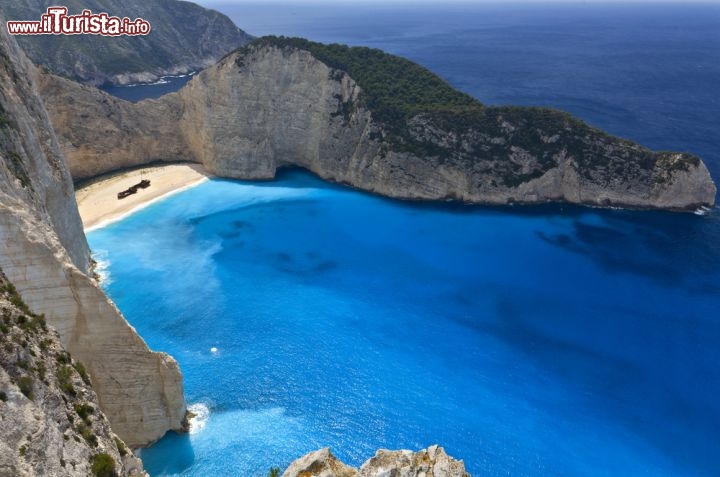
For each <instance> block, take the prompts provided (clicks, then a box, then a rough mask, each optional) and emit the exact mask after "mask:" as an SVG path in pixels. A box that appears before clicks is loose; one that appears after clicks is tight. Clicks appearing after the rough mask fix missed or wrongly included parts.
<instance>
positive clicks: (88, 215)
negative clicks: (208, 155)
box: [75, 164, 210, 231]
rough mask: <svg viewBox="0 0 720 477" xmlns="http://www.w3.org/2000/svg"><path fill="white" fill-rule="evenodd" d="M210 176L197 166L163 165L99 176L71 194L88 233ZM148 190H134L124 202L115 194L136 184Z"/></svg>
mask: <svg viewBox="0 0 720 477" xmlns="http://www.w3.org/2000/svg"><path fill="white" fill-rule="evenodd" d="M209 177H210V175H209V174H208V173H207V172H206V171H205V169H204V168H203V167H202V166H201V165H199V164H167V165H158V166H151V167H145V168H142V169H135V170H132V171H123V172H118V173H114V174H109V175H107V176H103V177H100V178H98V179H96V180H94V181H92V182H91V183H89V184H87V185H84V186H83V187H81V188H79V189H77V190H76V191H75V199H76V200H77V203H78V209H79V210H80V217H81V218H82V223H83V227H84V228H85V230H86V231H87V230H90V229H93V228H96V227H99V226H102V225H105V224H107V223H110V222H113V221H115V220H118V219H120V218H122V217H125V216H126V215H128V214H130V213H132V212H135V211H136V210H138V209H141V208H143V207H145V206H147V205H149V204H151V203H152V202H155V201H157V200H159V199H160V198H162V197H165V196H167V195H169V194H173V193H175V192H179V191H180V190H184V189H187V188H188V187H192V186H194V185H197V184H200V183H201V182H203V181H205V180H207V179H208V178H209ZM141 178H142V179H148V180H150V187H148V188H147V189H138V191H137V193H136V194H132V195H130V196H128V197H126V198H124V199H118V198H117V194H118V192H120V191H123V190H125V189H127V188H128V187H130V186H133V185H135V184H137V183H138V182H140V180H141Z"/></svg>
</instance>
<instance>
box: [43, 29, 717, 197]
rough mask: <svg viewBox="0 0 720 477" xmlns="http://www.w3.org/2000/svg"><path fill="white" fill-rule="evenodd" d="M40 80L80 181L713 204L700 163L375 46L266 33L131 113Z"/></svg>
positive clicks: (86, 91) (122, 105) (115, 102)
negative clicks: (291, 173)
mask: <svg viewBox="0 0 720 477" xmlns="http://www.w3.org/2000/svg"><path fill="white" fill-rule="evenodd" d="M41 85H42V86H41V88H42V95H43V98H44V100H45V101H46V105H47V108H48V111H49V113H50V116H51V119H52V122H53V125H54V127H55V130H56V132H57V134H58V138H59V140H60V145H61V148H62V150H63V152H64V153H65V154H66V156H67V157H68V160H69V164H70V170H71V173H72V176H73V178H74V179H75V180H79V179H84V178H89V177H93V176H96V175H99V174H102V173H104V172H108V171H112V170H116V169H120V168H123V167H127V166H133V165H138V164H145V163H148V162H152V161H157V160H167V161H173V160H174V161H177V160H186V161H192V162H200V163H202V164H204V165H205V166H206V167H207V168H208V169H209V170H210V172H212V173H214V174H216V175H219V176H224V177H232V178H241V179H271V178H273V177H274V176H275V173H276V171H277V170H278V169H279V168H282V167H287V166H300V167H303V168H306V169H308V170H310V171H312V172H314V173H315V174H317V175H318V176H320V177H322V178H324V179H327V180H331V181H335V182H339V183H344V184H349V185H352V186H354V187H357V188H360V189H363V190H367V191H371V192H375V193H378V194H382V195H385V196H388V197H395V198H401V199H417V200H458V201H466V202H471V203H480V204H512V203H542V202H555V201H565V202H571V203H577V204H587V205H596V206H620V207H636V208H654V209H669V210H692V209H695V208H697V207H700V206H712V205H714V203H715V194H716V189H715V185H714V183H713V181H712V178H711V177H710V174H709V172H708V170H707V168H706V167H705V164H703V162H702V161H701V160H700V159H699V158H698V157H695V156H693V155H691V154H686V153H676V152H653V151H650V150H648V149H647V148H644V147H642V146H639V145H637V144H635V143H632V142H630V141H627V140H623V139H620V138H617V137H613V136H610V135H608V134H606V133H604V132H602V131H600V130H598V129H596V128H593V127H591V126H588V125H587V124H585V123H583V122H582V121H579V120H577V119H575V118H573V117H572V116H570V115H569V114H566V113H562V112H559V111H555V110H550V109H543V108H527V107H490V106H485V105H483V104H481V103H479V102H478V101H476V100H474V99H473V98H471V97H470V96H468V95H466V94H463V93H460V92H458V91H456V90H454V89H453V88H451V87H450V86H449V85H447V84H446V83H445V82H444V81H442V80H441V79H440V78H439V77H437V76H436V75H434V74H432V73H431V72H429V71H428V70H426V69H425V68H423V67H421V66H419V65H417V64H415V63H412V62H410V61H408V60H404V59H402V58H398V57H395V56H392V55H388V54H386V53H383V52H381V51H379V50H373V49H369V48H349V47H346V46H342V45H322V44H319V43H313V42H309V41H307V40H302V39H288V38H276V37H267V38H262V39H260V40H257V41H255V42H253V43H251V44H250V45H247V46H245V47H243V48H240V49H239V50H237V51H235V52H233V53H232V54H230V55H228V56H227V57H225V58H223V59H222V60H221V61H220V62H218V63H217V64H216V65H214V66H212V67H210V68H208V69H207V70H205V71H203V72H202V73H201V74H199V75H197V77H195V78H193V80H192V81H190V82H189V83H188V84H187V85H186V86H185V87H184V88H182V89H181V90H180V91H179V92H177V93H173V94H169V95H166V96H164V97H162V98H160V99H159V100H146V101H141V102H140V103H137V104H131V103H127V102H125V101H122V100H119V99H117V98H113V97H111V96H109V95H106V94H104V93H103V92H101V91H98V90H95V89H92V88H89V87H84V86H82V85H79V84H77V83H73V82H71V81H68V80H63V79H61V78H57V77H54V76H48V75H45V76H44V77H43V78H42V81H41Z"/></svg>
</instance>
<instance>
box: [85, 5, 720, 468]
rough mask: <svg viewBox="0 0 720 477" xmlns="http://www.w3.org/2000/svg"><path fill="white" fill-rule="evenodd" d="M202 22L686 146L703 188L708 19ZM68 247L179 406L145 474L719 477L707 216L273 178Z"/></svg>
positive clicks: (564, 13)
mask: <svg viewBox="0 0 720 477" xmlns="http://www.w3.org/2000/svg"><path fill="white" fill-rule="evenodd" d="M205 3H210V2H205ZM220 8H221V9H223V10H224V11H226V13H229V14H230V15H231V16H232V18H233V19H234V20H235V21H236V23H238V24H239V25H240V26H241V27H243V28H245V29H246V30H248V31H249V32H250V33H252V34H266V33H278V34H286V35H301V36H306V37H309V38H312V39H316V40H320V41H326V42H329V41H337V42H343V43H350V44H364V45H369V46H375V47H380V48H383V49H385V50H388V51H390V52H393V53H397V54H401V55H403V56H407V57H409V58H411V59H413V60H415V61H418V62H420V63H422V64H424V65H426V66H427V67H429V68H431V69H432V70H433V71H435V72H437V73H438V74H440V75H441V76H443V77H444V78H445V79H447V80H448V81H449V82H450V83H452V84H454V85H455V86H457V87H459V88H461V89H463V90H464V91H467V92H469V93H471V94H473V95H474V96H476V97H478V98H479V99H480V100H482V101H484V102H486V103H493V104H498V103H515V104H533V105H544V106H554V107H558V108H561V109H565V110H567V111H570V112H572V113H574V114H576V115H578V116H579V117H581V118H582V119H584V120H586V121H588V122H590V123H591V124H593V125H596V126H599V127H602V128H604V129H606V130H608V131H610V132H612V133H615V134H619V135H622V136H624V137H628V138H631V139H634V140H637V141H640V142H641V143H643V144H645V145H647V146H650V147H652V148H655V149H676V150H687V151H691V152H694V153H696V154H698V155H700V156H701V157H702V158H703V159H705V161H706V162H707V163H708V165H709V167H710V169H711V171H712V173H713V175H714V177H715V178H716V180H717V179H718V178H720V154H719V153H718V151H717V148H718V146H720V114H718V107H719V106H720V104H719V103H720V93H719V91H720V6H711V5H710V6H709V5H704V6H702V5H695V6H693V5H689V6H688V5H685V6H667V5H666V6H663V7H659V6H647V5H646V6H643V7H639V6H635V7H628V6H619V5H615V6H609V5H605V6H597V5H595V6H592V5H583V6H564V7H560V6H555V7H550V6H544V7H539V6H498V5H495V6H483V7H480V6H465V7H446V8H440V7H431V6H424V7H417V6H406V7H403V8H399V7H379V6H377V7H372V8H371V7H363V6H359V5H354V6H347V7H343V8H340V7H327V8H322V9H321V8H320V7H317V6H314V7H302V6H297V5H293V6H289V7H287V8H284V9H283V8H278V7H277V6H274V5H268V6H264V7H260V6H255V7H239V6H230V7H228V6H221V7H220ZM88 238H89V241H90V244H91V247H92V249H93V251H94V253H95V254H96V257H97V258H99V259H100V261H101V264H102V265H103V266H104V267H106V268H104V270H103V274H105V276H106V278H105V280H104V282H103V284H104V287H105V288H106V290H107V291H108V293H109V294H110V296H111V297H112V298H113V299H114V300H115V302H116V303H117V304H118V306H119V307H120V309H121V310H122V311H123V313H124V314H125V316H126V317H127V318H128V320H129V321H130V323H131V324H132V325H133V326H135V327H136V328H137V330H138V331H139V333H140V334H141V335H142V336H143V337H144V338H145V340H146V341H147V342H148V344H149V345H150V346H151V347H152V348H153V349H156V350H162V351H166V352H168V353H170V354H172V355H173V356H174V357H175V358H176V359H177V360H178V361H179V362H180V365H181V367H182V370H183V373H184V376H185V388H186V395H187V400H188V402H189V403H190V404H191V405H192V408H193V409H194V410H196V411H198V412H199V414H200V415H199V417H198V418H196V420H195V426H194V430H193V432H192V433H191V434H189V435H176V434H174V433H171V434H169V435H168V436H166V437H165V438H164V439H163V440H161V441H160V442H158V443H157V444H155V445H154V446H152V447H151V448H149V449H146V450H144V451H143V452H142V457H143V460H144V462H145V465H146V467H147V469H148V470H149V471H150V472H151V475H153V476H159V475H175V474H182V475H195V476H221V475H238V476H258V477H261V476H262V477H264V476H266V475H267V471H268V469H269V468H270V467H271V466H279V467H284V466H286V465H287V464H288V463H290V462H291V461H292V460H293V459H294V458H296V457H298V456H300V455H302V454H304V453H306V452H308V451H310V450H313V449H316V448H319V447H323V446H329V447H331V449H332V450H333V452H334V453H335V454H336V455H338V456H339V457H340V458H342V459H344V460H346V461H347V462H349V463H351V464H355V465H357V464H360V463H361V462H363V461H364V460H365V459H367V458H368V457H370V456H371V455H372V454H373V453H374V451H375V449H377V448H380V447H385V448H410V449H418V448H422V447H426V446H428V445H430V444H433V443H438V444H441V445H443V446H444V447H445V448H446V449H447V451H448V452H449V453H450V454H451V455H453V456H456V457H458V458H462V459H464V460H465V463H466V465H467V468H468V470H469V471H470V472H471V473H472V474H473V475H475V476H486V475H487V476H493V477H494V476H626V475H627V476H637V475H644V476H689V475H697V476H716V475H720V399H718V396H719V395H720V313H719V312H718V310H720V213H718V211H717V210H715V211H713V212H712V213H711V214H709V215H707V216H703V217H700V216H696V215H692V214H672V213H662V212H640V211H620V210H609V211H601V210H596V209H588V208H581V207H572V206H562V205H547V206H537V207H512V208H488V207H469V206H462V205H442V206H440V205H428V204H415V203H405V202H397V201H391V200H386V199H382V198H379V197H375V196H371V195H368V194H363V193H360V192H357V191H353V190H350V189H346V188H342V187H339V186H334V185H330V184H326V183H324V182H322V181H320V180H318V179H316V178H314V177H313V176H311V175H309V174H308V173H306V172H303V171H286V172H284V173H282V174H281V175H280V176H279V178H278V180H276V181H273V182H265V183H253V182H239V181H229V180H211V181H209V182H206V183H204V184H202V185H200V186H197V187H195V188H193V189H190V190H188V191H186V192H183V193H181V194H178V195H174V196H172V197H170V198H168V199H166V200H164V201H161V202H159V203H156V204H154V205H153V206H151V207H148V208H146V209H143V210H142V211H140V212H138V213H136V214H134V215H132V216H130V217H129V218H127V219H125V220H123V221H121V222H117V223H115V224H112V225H110V226H107V227H105V228H102V229H99V230H96V231H94V232H91V233H90V234H89V236H88Z"/></svg>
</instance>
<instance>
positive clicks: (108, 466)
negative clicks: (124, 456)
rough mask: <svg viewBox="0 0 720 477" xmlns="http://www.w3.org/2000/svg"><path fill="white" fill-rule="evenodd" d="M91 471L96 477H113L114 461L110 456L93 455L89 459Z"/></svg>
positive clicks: (103, 454) (115, 473) (114, 473)
mask: <svg viewBox="0 0 720 477" xmlns="http://www.w3.org/2000/svg"><path fill="white" fill-rule="evenodd" d="M90 462H91V470H92V473H93V475H94V476H96V477H115V476H116V475H117V472H115V461H114V460H113V458H112V456H111V455H110V454H105V453H102V454H95V455H94V456H92V457H91V459H90Z"/></svg>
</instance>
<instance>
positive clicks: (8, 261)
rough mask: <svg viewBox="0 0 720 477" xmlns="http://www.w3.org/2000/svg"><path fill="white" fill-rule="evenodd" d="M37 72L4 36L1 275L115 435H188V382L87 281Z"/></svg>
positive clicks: (0, 67) (141, 441) (142, 438)
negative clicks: (75, 370)
mask: <svg viewBox="0 0 720 477" xmlns="http://www.w3.org/2000/svg"><path fill="white" fill-rule="evenodd" d="M32 72H33V68H32V65H30V64H29V62H28V61H27V60H26V59H25V58H24V56H23V55H22V53H21V52H20V50H19V49H18V47H17V45H16V44H15V43H14V41H13V40H12V39H10V38H9V37H8V36H7V34H6V33H5V32H4V30H3V31H2V32H0V139H1V141H0V269H2V270H3V271H4V273H5V274H6V275H7V277H8V279H9V280H10V281H11V282H12V283H13V284H14V285H15V286H16V287H17V289H18V291H19V292H20V294H21V295H22V297H23V299H24V300H25V301H26V302H27V303H28V305H29V306H30V307H31V308H32V309H33V310H35V311H36V312H37V313H42V314H45V316H46V317H47V321H48V323H49V324H50V325H52V326H53V327H54V328H55V329H57V331H58V333H59V336H60V340H61V342H62V345H63V346H64V347H65V348H66V349H67V350H68V351H69V352H70V353H71V354H72V356H73V357H75V358H76V359H79V360H80V361H82V362H83V363H84V364H85V366H86V368H87V370H88V372H89V373H90V375H91V377H92V380H93V384H94V389H95V391H96V392H97V394H98V398H99V402H100V405H101V407H102V410H103V411H104V413H105V414H106V415H107V417H108V419H109V420H110V422H111V423H112V425H113V429H114V431H115V432H116V433H117V434H118V435H119V436H120V437H121V438H122V439H123V440H125V441H126V442H127V443H128V444H129V445H131V446H139V445H145V444H148V443H150V442H152V441H154V440H156V439H158V438H160V437H162V435H163V434H164V433H165V432H166V431H167V430H169V429H180V428H181V427H182V420H183V418H184V413H185V402H184V398H183V387H182V376H181V374H180V371H179V369H178V366H177V363H176V362H175V361H174V360H173V359H172V358H170V357H169V356H167V355H165V354H162V353H154V352H152V351H150V350H149V349H148V347H147V346H146V344H145V343H144V342H143V341H142V339H140V337H139V336H138V335H137V333H135V330H134V329H133V328H132V327H130V326H129V325H128V323H127V322H126V321H125V319H124V318H123V317H122V315H120V313H119V312H118V310H117V309H116V308H115V306H114V305H113V304H112V303H111V302H110V301H109V300H108V299H107V297H105V295H104V294H103V292H102V291H101V290H100V289H99V288H98V286H97V284H96V283H95V282H94V280H93V279H92V278H90V277H89V276H88V273H89V268H90V266H89V262H90V255H89V251H88V246H87V242H86V240H85V236H84V233H83V230H82V225H81V222H80V217H79V215H78V212H77V205H76V203H75V198H74V194H73V189H72V182H71V179H70V175H69V174H68V171H67V166H66V164H65V161H64V158H63V156H62V154H61V153H60V151H59V149H58V145H57V141H56V139H55V135H54V133H53V131H52V128H51V126H50V123H49V121H48V118H47V113H46V112H45V109H44V108H43V105H42V103H41V102H40V100H39V99H38V97H37V94H36V86H35V82H34V79H33V73H32Z"/></svg>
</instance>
